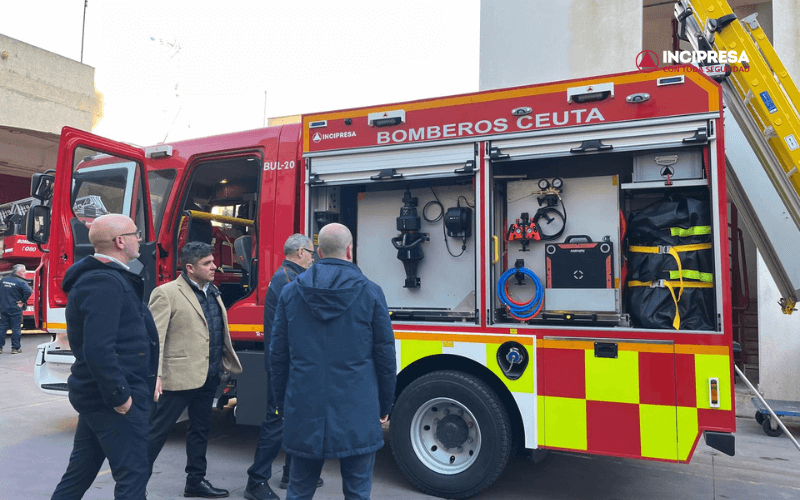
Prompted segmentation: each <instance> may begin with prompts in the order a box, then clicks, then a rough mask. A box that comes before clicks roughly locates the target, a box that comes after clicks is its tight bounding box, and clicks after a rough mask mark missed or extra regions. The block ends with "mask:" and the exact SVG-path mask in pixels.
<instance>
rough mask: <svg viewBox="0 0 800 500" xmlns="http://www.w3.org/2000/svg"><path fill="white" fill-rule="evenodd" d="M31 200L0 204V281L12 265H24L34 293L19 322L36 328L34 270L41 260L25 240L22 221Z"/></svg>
mask: <svg viewBox="0 0 800 500" xmlns="http://www.w3.org/2000/svg"><path fill="white" fill-rule="evenodd" d="M33 200H34V199H33V198H26V199H24V200H18V201H13V202H10V203H4V204H3V205H0V250H2V254H1V255H0V278H1V277H3V276H5V275H7V274H11V272H12V267H13V266H14V265H15V264H24V265H25V268H26V269H27V271H26V272H25V278H24V279H25V281H27V282H28V286H30V287H31V289H32V290H33V294H31V296H30V298H29V299H28V303H27V305H26V307H25V310H24V311H23V312H22V320H23V323H24V324H25V326H26V327H34V326H37V324H36V319H37V317H38V315H37V312H36V311H35V307H36V305H37V304H38V297H37V290H36V285H37V283H36V280H35V276H36V272H35V270H36V268H37V267H39V264H40V263H41V259H42V251H41V249H40V248H39V246H38V245H37V244H36V243H32V242H30V241H28V240H26V239H25V222H26V217H27V214H28V209H29V208H30V205H31V202H33Z"/></svg>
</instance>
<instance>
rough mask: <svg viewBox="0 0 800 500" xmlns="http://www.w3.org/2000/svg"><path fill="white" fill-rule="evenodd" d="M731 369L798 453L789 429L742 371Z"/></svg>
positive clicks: (797, 444)
mask: <svg viewBox="0 0 800 500" xmlns="http://www.w3.org/2000/svg"><path fill="white" fill-rule="evenodd" d="M733 369H734V370H736V374H737V375H739V377H741V379H742V381H744V383H745V384H746V385H747V387H748V389H750V390H751V391H752V392H753V394H755V395H756V397H757V398H758V400H759V401H761V404H763V405H764V407H765V408H766V409H767V411H768V412H769V414H770V417H771V419H770V422H775V423H776V424H777V425H778V427H780V428H781V430H782V431H783V432H784V433H785V434H786V436H788V437H789V439H791V441H792V444H793V445H794V447H795V448H797V450H798V451H800V443H798V442H797V440H796V439H795V438H794V436H792V433H791V432H789V429H787V428H786V426H785V425H784V424H783V422H781V419H779V418H778V416H777V415H775V411H774V410H773V409H772V407H771V406H770V405H769V403H767V400H766V399H764V397H763V396H762V395H761V394H760V393H759V392H758V391H757V390H756V388H755V387H753V384H751V383H750V381H749V380H748V379H747V377H745V376H744V373H743V372H742V370H740V369H739V367H738V366H736V365H733Z"/></svg>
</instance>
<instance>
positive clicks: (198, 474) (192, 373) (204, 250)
mask: <svg viewBox="0 0 800 500" xmlns="http://www.w3.org/2000/svg"><path fill="white" fill-rule="evenodd" d="M213 251H214V248H213V247H212V246H211V245H209V244H207V243H202V242H199V241H193V242H190V243H187V244H186V245H185V246H184V247H183V249H182V250H181V254H180V260H181V262H182V263H183V273H182V274H181V275H180V276H179V277H178V278H177V279H176V280H175V281H172V282H170V283H166V284H164V285H161V286H160V287H158V288H156V289H155V290H154V291H153V293H152V295H151V296H150V312H152V314H153V319H155V322H156V327H157V328H158V337H159V340H160V342H161V351H160V356H159V360H158V379H157V380H156V389H155V394H154V398H153V399H154V400H155V401H156V404H155V407H154V409H153V413H152V416H151V421H152V424H153V430H152V431H151V433H150V438H149V450H148V452H149V457H150V470H151V472H152V469H153V462H155V460H156V457H157V456H158V453H159V452H160V451H161V448H162V447H163V446H164V442H165V441H166V440H167V437H168V436H169V433H170V431H171V430H172V427H173V425H175V421H176V420H177V419H178V417H179V416H180V415H181V413H183V410H184V409H186V408H188V413H189V432H188V433H187V436H186V486H185V488H184V496H186V497H201V498H222V497H227V496H228V490H224V489H221V488H215V487H213V486H212V485H211V483H210V482H208V480H207V479H206V478H205V475H206V465H207V464H206V448H207V447H208V435H209V432H210V430H211V411H212V404H213V401H214V396H215V395H216V392H217V386H218V385H219V382H220V373H222V372H230V373H241V371H242V365H241V363H239V358H238V357H237V356H236V353H235V352H234V350H233V345H232V344H231V336H230V332H229V331H228V316H227V314H226V312H225V305H224V304H223V303H222V299H220V296H219V291H218V290H217V288H216V287H215V286H214V284H213V283H212V282H213V280H214V271H215V270H216V269H217V266H216V265H214V255H213Z"/></svg>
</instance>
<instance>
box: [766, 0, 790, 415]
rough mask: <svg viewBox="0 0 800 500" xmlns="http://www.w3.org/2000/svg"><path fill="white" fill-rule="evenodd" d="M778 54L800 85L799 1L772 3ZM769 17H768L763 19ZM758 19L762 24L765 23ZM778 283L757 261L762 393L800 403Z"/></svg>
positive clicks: (788, 324)
mask: <svg viewBox="0 0 800 500" xmlns="http://www.w3.org/2000/svg"><path fill="white" fill-rule="evenodd" d="M772 10H773V12H774V13H775V15H774V16H773V19H772V33H773V43H774V46H775V51H776V52H777V53H778V55H779V56H780V58H781V61H783V64H784V65H785V66H786V69H787V70H788V71H789V74H790V75H791V77H792V79H793V80H794V81H795V83H798V82H800V37H798V35H797V34H798V33H800V0H773V2H772ZM764 17H766V16H764ZM761 18H762V16H760V15H759V18H758V19H759V22H760V21H761V20H762V19H761ZM779 299H780V294H779V293H778V290H777V287H776V286H775V282H774V281H773V280H772V277H771V276H770V274H769V271H768V270H767V267H766V265H765V264H764V261H763V259H761V257H760V256H759V259H758V301H759V304H760V306H759V314H758V332H759V362H760V363H759V364H760V366H759V387H758V388H759V390H760V391H761V392H762V393H763V394H764V396H765V397H767V398H771V399H784V400H789V401H800V311H798V312H795V313H794V314H792V315H790V316H787V315H784V314H782V313H781V312H780V311H779V309H778V306H777V304H776V303H777V301H778V300H779Z"/></svg>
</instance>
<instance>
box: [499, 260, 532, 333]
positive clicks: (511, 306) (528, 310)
mask: <svg viewBox="0 0 800 500" xmlns="http://www.w3.org/2000/svg"><path fill="white" fill-rule="evenodd" d="M517 271H519V272H521V273H522V274H524V275H526V276H528V277H530V279H531V280H533V284H534V285H535V286H536V293H535V294H534V296H533V298H532V299H531V300H529V301H528V302H526V303H524V304H520V303H517V302H514V301H513V300H511V298H510V297H509V296H508V295H507V294H506V282H507V281H508V279H509V278H511V277H512V276H514V275H515V274H516V273H517ZM497 296H498V297H500V302H502V303H503V304H505V305H506V307H507V308H508V312H509V313H510V314H511V316H513V317H514V318H516V319H518V320H522V321H525V320H529V319H531V318H533V317H535V316H536V315H537V314H539V311H541V309H542V303H543V300H544V287H543V286H542V281H541V280H540V279H539V277H538V276H536V273H534V272H533V271H531V270H530V269H528V268H527V267H520V268H519V269H517V268H510V269H508V270H506V272H504V273H503V275H502V276H500V279H499V280H498V281H497Z"/></svg>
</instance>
